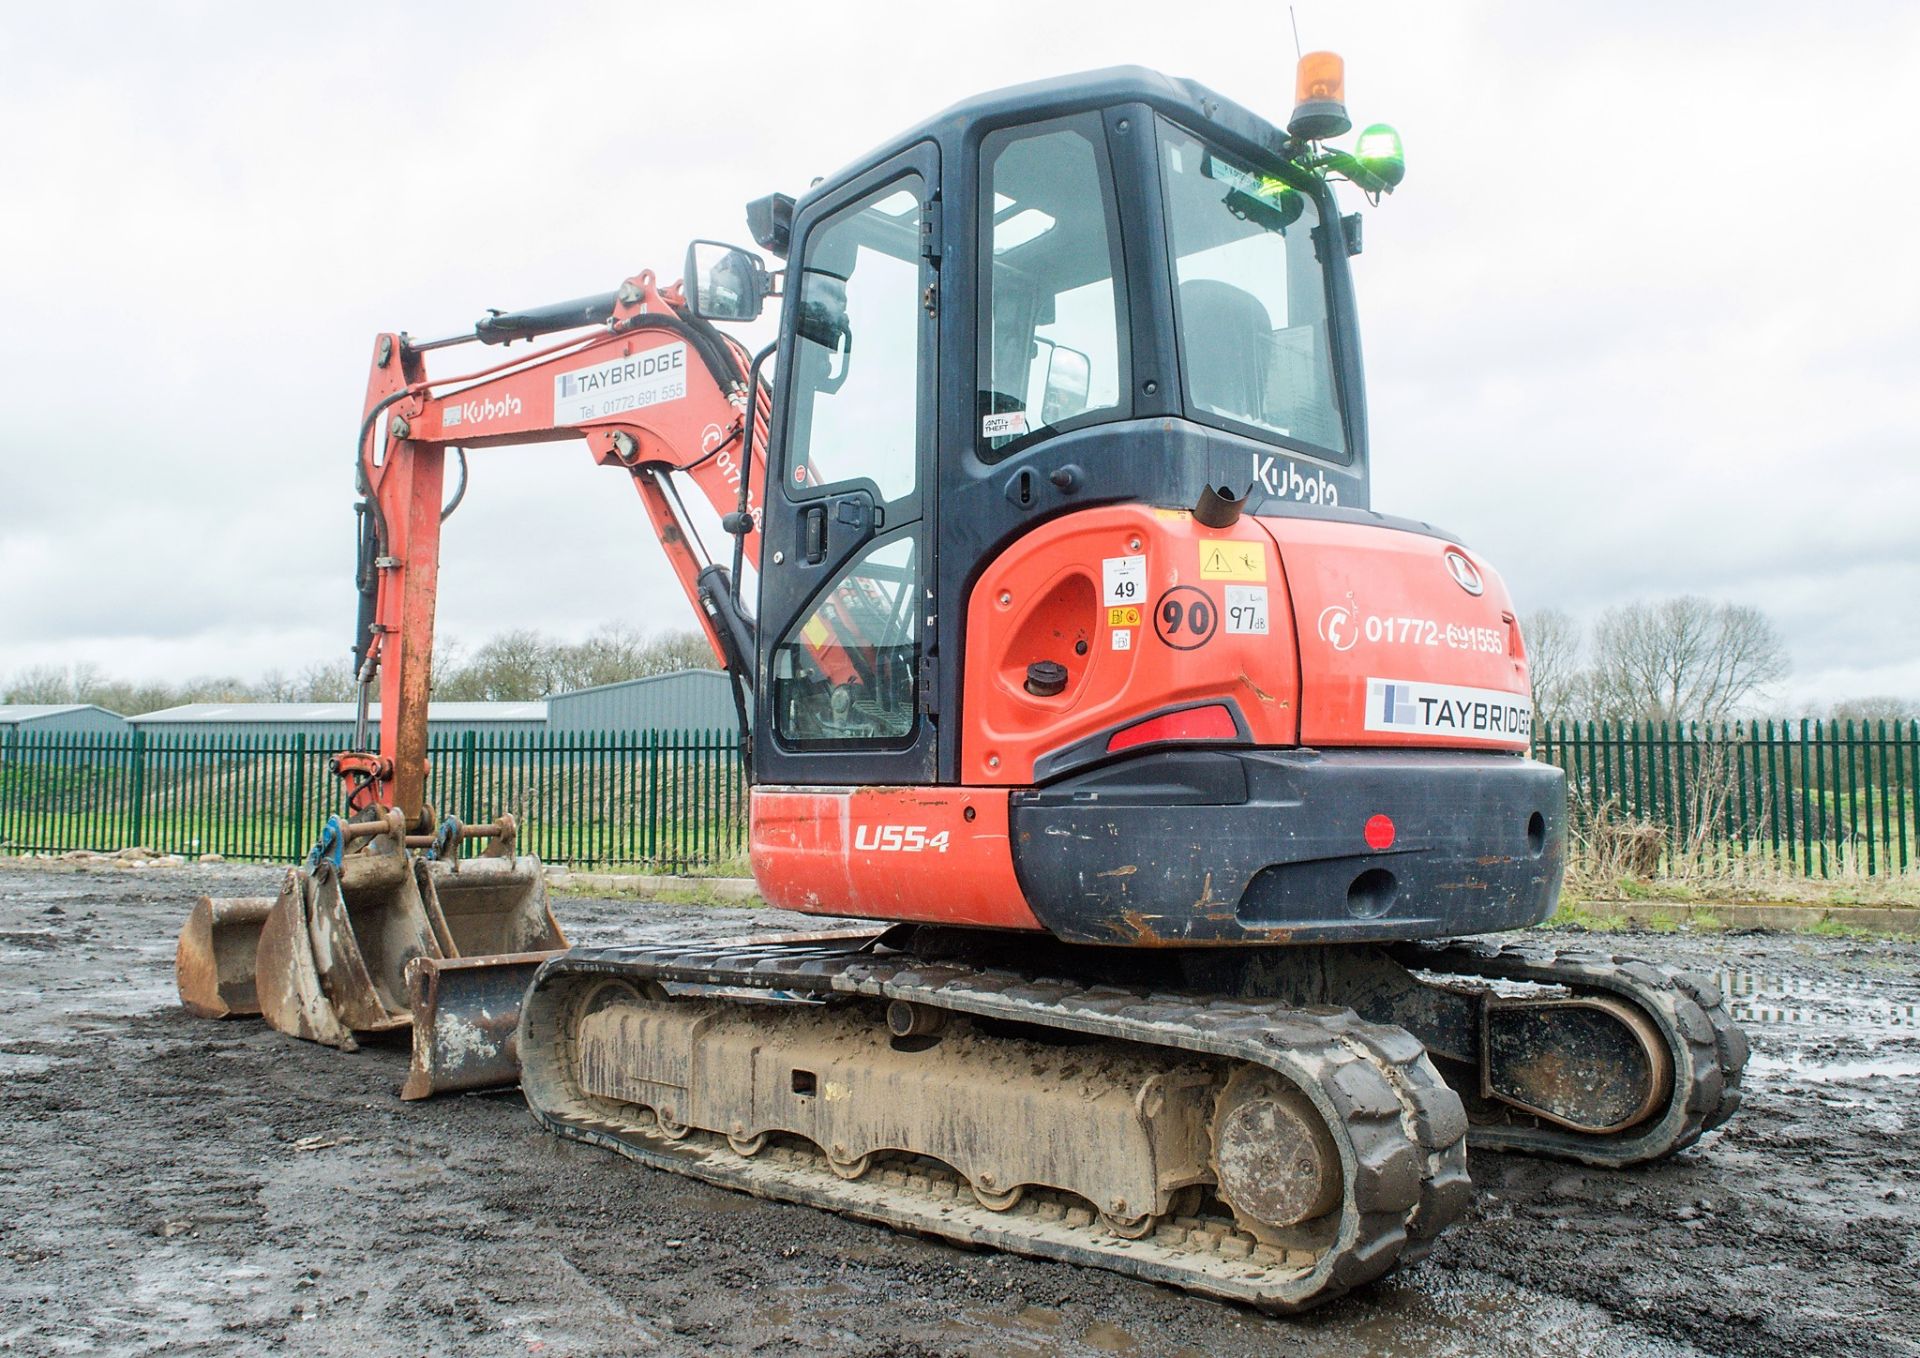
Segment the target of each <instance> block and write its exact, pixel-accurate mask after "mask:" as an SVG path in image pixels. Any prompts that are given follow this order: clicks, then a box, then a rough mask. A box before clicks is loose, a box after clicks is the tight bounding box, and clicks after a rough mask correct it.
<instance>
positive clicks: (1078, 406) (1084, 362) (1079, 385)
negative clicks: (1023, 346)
mask: <svg viewBox="0 0 1920 1358" xmlns="http://www.w3.org/2000/svg"><path fill="white" fill-rule="evenodd" d="M1041 343H1047V341H1044V340H1043V341H1041ZM1050 347H1051V350H1052V352H1051V353H1049V354H1048V355H1047V385H1046V387H1045V390H1044V394H1043V395H1042V396H1041V398H1040V423H1042V424H1058V423H1060V421H1062V420H1070V419H1072V418H1073V417H1074V416H1075V415H1078V414H1080V412H1082V411H1083V410H1085V409H1086V408H1087V398H1088V396H1089V395H1090V394H1091V393H1092V391H1093V360H1092V359H1090V358H1088V357H1087V356H1086V355H1085V354H1083V353H1081V352H1080V351H1079V350H1078V349H1069V348H1067V347H1066V346H1065V345H1064V344H1054V345H1051V346H1050Z"/></svg>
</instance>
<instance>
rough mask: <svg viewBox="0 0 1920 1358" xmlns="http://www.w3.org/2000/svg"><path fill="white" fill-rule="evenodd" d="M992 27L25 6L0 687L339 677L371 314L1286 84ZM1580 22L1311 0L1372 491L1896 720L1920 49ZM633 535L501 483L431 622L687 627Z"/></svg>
mask: <svg viewBox="0 0 1920 1358" xmlns="http://www.w3.org/2000/svg"><path fill="white" fill-rule="evenodd" d="M822 14H823V16H825V15H826V12H825V11H823V12H822ZM968 14H969V23H968V24H966V25H964V26H961V27H959V28H957V29H956V28H952V27H944V28H942V30H941V32H940V34H939V41H938V44H937V46H934V47H931V48H930V47H928V46H927V44H926V34H924V33H921V32H919V31H917V28H916V25H917V24H919V23H920V22H921V19H920V17H919V16H918V15H917V13H910V12H908V11H903V10H901V9H900V8H899V7H898V6H896V5H891V4H880V3H865V4H855V5H846V6H835V7H833V8H832V11H831V18H830V21H829V20H828V19H827V18H826V17H823V18H822V20H821V21H820V22H811V21H810V22H808V23H806V24H794V23H792V22H790V21H789V20H790V17H791V16H790V13H788V12H787V11H773V10H771V9H770V8H769V9H768V10H766V11H764V12H762V13H760V14H759V15H758V16H757V17H752V16H742V17H741V18H739V19H738V20H737V21H734V20H729V22H727V23H724V24H723V23H720V22H718V21H717V20H716V18H715V16H714V14H713V13H711V12H706V11H700V10H698V9H694V10H684V11H675V10H666V9H662V8H661V7H658V6H645V7H640V6H631V5H615V4H587V5H557V6H548V7H544V8H541V9H539V10H533V9H529V8H527V7H524V6H516V5H509V4H506V3H485V4H471V5H458V6H455V5H439V6H434V5H428V6H408V7H399V8H395V7H392V6H376V5H372V4H341V5H329V6H323V7H319V8H317V9H309V10H305V11H297V10H287V9H285V8H284V7H272V6H248V5H243V4H238V3H231V4H229V3H221V4H182V5H174V6H142V7H135V8H121V9H115V10H107V9H96V8H91V7H80V6H68V7H54V6H42V7H38V8H26V7H15V8H13V9H11V10H9V11H8V12H7V14H6V15H5V17H3V18H0V64H4V66H5V67H6V69H7V70H8V71H9V79H8V81H7V82H6V83H5V85H4V86H0V122H4V125H6V126H7V127H8V128H9V129H10V135H9V136H8V137H7V138H6V139H4V141H0V182H5V183H6V184H7V186H8V191H7V194H6V195H5V197H4V199H0V251H4V253H5V257H6V258H7V259H8V261H9V267H8V269H7V270H5V271H4V272H0V316H4V317H5V321H6V324H5V327H4V330H0V397H4V405H5V409H6V411H7V418H6V422H5V424H4V427H0V478H4V480H3V481H0V486H3V489H0V673H4V672H7V671H9V670H12V669H16V668H19V667H22V666H24V665H27V664H36V663H68V662H75V661H91V662H94V663H98V664H100V665H102V666H103V667H105V668H107V669H110V670H113V671H115V672H119V673H126V674H130V675H139V676H143V677H144V676H152V677H161V678H177V677H180V676H183V675H185V674H189V673H195V672H204V671H209V670H233V671H241V672H248V671H254V670H258V669H263V668H268V667H275V666H277V667H280V668H283V669H291V668H297V667H299V666H302V665H304V664H306V663H309V662H311V661H313V660H316V659H322V658H332V657H335V656H337V655H339V654H340V653H341V652H342V651H343V650H344V647H345V638H346V632H347V629H348V627H349V626H350V624H351V619H352V599H351V587H350V580H349V575H348V568H349V564H350V562H349V558H350V553H351V545H352V544H351V536H352V517H351V514H350V512H349V503H350V498H351V494H350V491H351V482H350V464H349V462H348V458H349V457H350V456H351V451H352V439H353V433H354V429H355V426H356V424H357V420H358V414H359V409H360V403H361V395H362V392H363V390H364V384H365V373H366V367H365V365H366V362H367V355H368V349H369V345H370V342H371V339H372V336H373V335H374V333H375V332H376V331H378V330H380V329H383V328H387V327H400V328H405V329H408V330H410V331H411V332H412V333H414V334H416V335H422V336H426V335H438V334H447V333H453V332H456V331H459V330H461V329H463V328H465V327H466V326H468V325H470V324H471V322H472V321H473V319H474V318H475V317H476V316H477V315H478V314H479V313H480V312H481V311H482V310H483V309H484V308H486V307H489V306H501V307H511V306H520V305H527V304H533V303H538V302H541V301H546V300H552V299H555V298H562V297H572V296H578V295H581V294H583V293H589V292H596V291H603V290H606V289H608V288H610V287H612V286H614V284H616V283H617V282H618V281H619V279H620V278H622V277H624V276H625V275H627V274H629V273H631V272H633V271H635V270H637V269H639V268H641V267H652V268H654V269H656V270H657V271H659V272H660V273H662V274H663V275H666V276H669V277H671V276H675V275H676V274H677V273H678V270H679V262H680V255H681V252H682V251H683V250H684V248H685V243H686V241H687V240H689V239H691V238H692V237H694V236H709V237H718V238H722V239H727V238H740V237H742V236H744V234H745V232H744V230H743V221H742V205H743V204H744V203H745V202H746V201H747V200H748V199H749V198H753V197H757V196H759V195H761V194H763V193H766V192H769V191H772V190H775V189H784V190H786V191H788V192H798V191H800V190H802V189H803V188H804V187H805V186H806V185H807V183H808V182H809V181H810V180H811V179H812V178H813V177H814V176H816V175H821V174H826V173H830V172H831V171H832V170H833V169H834V168H835V167H837V166H839V165H842V164H845V163H848V162H851V161H853V160H854V159H856V158H857V157H859V156H860V155H862V154H863V153H864V152H865V151H866V150H867V149H868V148H869V147H871V146H874V145H876V144H878V143H880V142H882V141H884V140H886V139H887V138H889V137H891V136H892V135H894V134H895V133H897V132H899V131H900V130H902V129H904V128H905V127H907V126H909V125H911V124H913V123H915V122H917V121H919V120H921V119H923V118H926V117H928V116H930V115H932V114H933V113H935V112H936V111H937V110H938V109H940V108H941V107H943V106H944V105H945V104H947V103H950V102H952V101H953V100H956V99H959V98H961V97H964V96H965V95H967V94H970V93H973V92H977V91H979V90H983V89H987V88H991V87H993V86H996V85H1001V84H1008V83H1014V82H1017V81H1020V80H1024V79H1030V78H1036V77H1039V76H1044V75H1055V74H1060V73H1061V72H1062V71H1063V70H1065V69H1068V68H1073V67H1092V66H1098V65H1104V64H1112V63H1115V62H1121V61H1138V60H1146V61H1149V62H1151V63H1153V64H1156V65H1158V66H1160V67H1162V68H1163V69H1166V70H1169V71H1170V72H1173V73H1176V74H1186V75H1191V76H1194V77H1196V78H1198V79H1200V80H1202V81H1204V82H1205V83H1207V84H1209V85H1211V86H1213V87H1214V88H1217V89H1219V90H1221V91H1222V92H1223V93H1226V94H1228V95H1230V96H1231V97H1234V98H1236V99H1238V100H1240V101H1242V102H1244V103H1246V104H1248V105H1249V106H1251V107H1254V108H1257V109H1260V110H1262V111H1264V112H1266V113H1268V114H1269V115H1271V116H1275V117H1280V116H1283V115H1284V113H1285V109H1286V104H1287V102H1288V100H1289V98H1290V93H1291V68H1292V39H1291V36H1290V34H1289V33H1288V31H1287V23H1286V16H1285V15H1284V14H1283V13H1281V12H1280V11H1278V10H1269V11H1258V12H1250V11H1249V10H1248V9H1247V7H1245V6H1244V5H1239V4H1225V3H1211V2H1196V3H1190V4H1188V5H1186V6H1183V7H1182V9H1181V12H1180V21H1179V22H1178V23H1169V22H1167V21H1166V16H1165V14H1164V12H1163V11H1161V10H1153V11H1148V10H1146V9H1145V7H1139V8H1138V9H1137V10H1135V9H1133V8H1130V7H1127V6H1119V7H1116V6H1114V5H1112V4H1099V5H1097V6H1096V5H1094V4H1091V3H1086V4H1063V5H1059V6H1054V7H1046V8H1044V9H1036V8H1035V7H1034V6H1031V5H1016V4H997V5H996V4H990V3H989V4H980V5H975V6H973V7H972V8H971V9H970V10H969V12H968ZM1597 15H1598V12H1591V13H1589V12H1576V11H1570V10H1567V9H1565V8H1563V7H1555V6H1541V5H1523V4H1518V3H1515V4H1487V5H1479V6H1430V5H1411V4H1372V5H1353V6H1347V5H1343V6H1339V7H1335V6H1332V5H1303V6H1301V7H1300V23H1301V27H1302V31H1303V35H1304V36H1305V37H1306V39H1307V41H1308V44H1309V45H1310V46H1322V45H1324V46H1332V47H1335V48H1338V49H1339V50H1341V51H1342V52H1343V53H1344V54H1345V55H1346V56H1347V59H1348V71H1349V93H1350V96H1351V100H1350V102H1351V103H1352V104H1353V106H1354V109H1355V112H1356V113H1357V114H1358V115H1360V116H1361V117H1362V118H1363V119H1365V120H1371V119H1372V118H1375V117H1386V118H1389V119H1391V120H1392V121H1394V122H1395V123H1396V124H1397V125H1398V126H1399V127H1400V129H1401V131H1402V132H1403V134H1404V135H1405V137H1406V141H1407V146H1408V153H1409V161H1410V175H1409V178H1408V180H1407V183H1406V185H1405V186H1404V188H1403V189H1402V190H1401V191H1400V192H1399V193H1398V194H1396V195H1395V196H1394V197H1393V199H1392V200H1390V201H1389V202H1388V203H1386V204H1385V205H1384V206H1383V207H1382V208H1381V209H1380V210H1378V211H1374V212H1370V213H1369V216H1368V222H1367V228H1366V231H1367V244H1368V248H1367V252H1366V254H1365V255H1363V256H1362V257H1361V258H1360V259H1359V260H1357V261H1356V269H1357V273H1358V279H1359V287H1360V294H1361V302H1362V308H1363V330H1364V333H1365V336H1366V346H1367V361H1368V375H1369V385H1370V398H1371V403H1372V423H1373V436H1374V451H1375V466H1374V474H1375V503H1376V505H1377V506H1378V507H1380V508H1382V509H1386V510H1389V511H1392V512H1397V513H1406V514H1411V515H1414V516H1416V517H1420V518H1424V519H1428V520H1431V521H1434V522H1437V523H1442V524H1445V525H1448V526H1449V527H1450V528H1452V529H1454V530H1455V531H1458V532H1460V533H1461V534H1462V535H1463V536H1465V538H1466V539H1467V540H1468V541H1469V542H1471V543H1473V544H1474V545H1475V546H1476V547H1477V548H1479V549H1480V550H1483V551H1484V552H1485V553H1486V554H1487V555H1488V556H1489V557H1490V558H1491V559H1492V560H1494V561H1495V562H1496V563H1498V564H1499V566H1500V567H1501V569H1502V570H1503V572H1504V573H1505V574H1506V575H1507V577H1508V579H1509V581H1510V583H1511V584H1512V586H1513V588H1514V590H1515V593H1516V595H1517V596H1518V597H1519V598H1521V599H1522V600H1523V602H1526V603H1529V604H1537V605H1549V604H1551V605H1560V606H1564V607H1567V608H1570V609H1573V610H1575V611H1578V612H1593V611H1597V610H1598V609H1600V608H1603V607H1606V606H1608V605H1609V604H1612V603H1616V602H1620V601H1622V600H1625V599H1628V598H1634V597H1644V596H1647V595H1652V594H1672V593H1683V592H1696V593H1705V594H1710V595H1714V596H1716V597H1723V598H1734V599H1738V600H1740V601H1742V602H1752V603H1756V604H1759V605H1761V606H1762V607H1764V608H1766V609H1768V611H1769V612H1771V613H1772V614H1773V615H1774V616H1775V617H1776V618H1777V619H1778V620H1779V621H1780V622H1781V624H1782V626H1783V628H1784V629H1785V630H1786V632H1787V634H1788V636H1789V639H1790V641H1791V643H1792V646H1793V648H1794V651H1795V657H1796V665H1797V676H1796V680H1795V683H1796V684H1805V685H1807V686H1809V692H1811V688H1812V687H1825V688H1827V689H1829V690H1830V691H1829V693H1828V696H1831V697H1840V696H1844V695H1845V693H1846V692H1852V691H1856V690H1855V688H1854V685H1856V684H1859V685H1867V686H1873V687H1881V688H1884V687H1899V686H1901V685H1905V686H1906V687H1907V688H1908V689H1914V690H1920V682H1916V679H1915V676H1916V675H1920V589H1916V588H1914V586H1915V584H1920V579H1916V576H1917V575H1920V547H1917V546H1916V542H1917V541H1920V534H1916V533H1915V532H1914V530H1913V527H1912V514H1913V509H1912V507H1913V506H1914V505H1915V504H1916V503H1920V457H1916V456H1915V454H1916V453H1917V452H1920V447H1916V444H1917V443H1920V409H1917V408H1916V405H1917V401H1916V396H1915V394H1914V393H1915V388H1914V384H1913V379H1912V374H1913V373H1914V372H1915V371H1920V268H1917V267H1916V262H1915V261H1916V255H1915V252H1914V251H1912V249H1911V248H1910V246H1909V245H1908V244H1907V242H1906V240H1905V235H1906V231H1907V223H1909V222H1911V221H1912V220H1914V219H1915V218H1916V216H1920V186H1917V185H1916V181H1914V180H1913V179H1912V178H1911V177H1908V176H1904V175H1903V174H1902V169H1903V164H1902V161H1903V158H1904V157H1905V155H1906V148H1905V146H1904V143H1902V142H1901V141H1900V140H1899V139H1900V138H1901V137H1903V136H1904V134H1905V129H1907V128H1909V127H1912V126H1914V125H1916V122H1917V121H1920V118H1916V115H1917V114H1920V106H1917V105H1916V98H1917V97H1920V96H1916V94H1915V82H1913V81H1912V80H1911V79H1910V78H1909V77H1910V74H1911V72H1912V71H1913V70H1915V69H1920V17H1917V16H1916V15H1915V14H1914V13H1913V12H1912V11H1911V10H1910V9H1909V8H1908V7H1904V6H1898V5H1893V4H1880V5H1859V6H1850V7H1849V8H1848V10H1847V12H1846V15H1845V22H1844V23H1842V22H1836V21H1834V20H1833V19H1832V17H1831V16H1829V15H1822V14H1818V13H1814V12H1811V11H1807V10H1806V9H1805V7H1804V6H1798V5H1786V4H1758V5H1743V6H1741V7H1739V9H1738V11H1737V13H1736V12H1735V11H1732V10H1728V9H1726V8H1725V7H1718V6H1716V7H1701V8H1699V9H1698V10H1688V9H1684V8H1681V9H1676V8H1675V7H1672V6H1655V5H1651V4H1640V5H1625V6H1615V7H1612V8H1610V9H1608V10H1607V11H1606V12H1605V14H1604V16H1599V17H1596V16H1597ZM15 131H17V132H19V133H20V135H14V134H13V133H14V132H15ZM1889 139H1891V140H1892V142H1893V143H1894V144H1893V145H1892V147H1891V149H1889V146H1888V142H1889ZM634 499H635V497H634V496H633V493H632V491H631V489H630V488H629V487H627V486H625V485H623V484H622V477H621V476H620V475H619V474H618V473H617V472H612V471H608V470H606V469H602V468H598V467H595V466H593V465H592V464H591V461H590V460H589V459H588V458H587V457H586V455H585V453H584V452H583V451H582V450H580V449H579V448H578V447H575V446H570V445H542V446H538V447H533V448H529V449H525V450H500V451H485V452H478V453H475V454H474V456H473V484H472V489H471V491H470V493H469V496H468V499H467V501H466V503H465V505H464V506H463V507H462V508H461V510H460V512H459V513H458V515H456V516H455V518H454V519H453V520H452V521H451V522H450V523H449V524H448V530H447V537H446V559H445V568H444V573H443V577H442V579H443V589H444V592H443V596H442V600H441V626H442V631H443V633H447V634H454V635H460V636H464V637H467V638H469V639H478V638H480V637H483V636H485V635H486V634H487V633H489V632H492V631H495V630H500V629H504V628H507V627H524V626H533V627H539V628H542V629H544V630H547V631H549V632H551V633H554V634H557V635H562V636H580V635H584V634H585V633H586V632H588V631H590V630H591V629H592V628H593V627H594V626H595V625H597V624H598V623H600V622H603V621H612V620H621V621H627V622H633V623H638V624H641V625H645V626H684V625H688V624H690V622H691V617H692V615H691V612H690V610H689V609H688V606H687V605H686V603H685V601H684V600H683V599H682V598H681V597H680V594H679V591H678V588H677V586H676V585H675V584H674V582H673V580H672V578H671V576H670V573H669V572H668V570H667V568H666V565H665V561H664V557H663V555H662V553H661V551H660V549H659V547H658V545H657V544H656V543H655V542H654V541H653V540H652V534H651V531H650V529H649V528H648V527H647V525H646V521H645V519H644V516H643V515H642V514H641V513H640V511H639V506H638V505H637V504H636V503H635V502H634Z"/></svg>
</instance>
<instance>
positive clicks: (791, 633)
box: [754, 143, 939, 786]
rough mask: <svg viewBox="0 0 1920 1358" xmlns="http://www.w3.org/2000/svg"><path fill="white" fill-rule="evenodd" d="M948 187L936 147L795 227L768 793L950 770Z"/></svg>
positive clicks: (770, 554)
mask: <svg viewBox="0 0 1920 1358" xmlns="http://www.w3.org/2000/svg"><path fill="white" fill-rule="evenodd" d="M938 185H939V156H938V153H937V151H936V149H935V148H934V146H933V145H932V144H931V143H925V144H922V145H921V146H918V147H915V148H913V149H912V150H910V151H907V152H905V153H903V154H901V155H899V156H895V157H892V158H891V159H889V160H887V161H885V162H883V163H882V164H880V165H878V166H875V167H874V168H873V169H871V170H869V171H867V172H865V173H863V174H861V175H859V176H857V177H856V178H854V179H853V180H851V181H850V182H849V183H847V184H846V185H845V186H844V187H842V188H841V189H839V190H837V191H835V192H834V193H831V194H829V195H827V196H825V197H823V198H822V199H820V200H819V201H818V202H816V203H814V204H810V205H809V206H808V208H807V209H806V210H805V211H804V212H803V213H802V214H801V216H800V219H799V220H798V221H796V222H795V230H794V236H795V250H794V253H793V255H792V258H793V260H794V261H795V263H794V264H793V265H792V266H791V268H790V273H789V277H788V280H787V294H788V299H789V300H788V303H787V314H786V316H785V318H784V319H783V322H782V324H783V326H784V328H785V331H786V333H785V344H784V347H783V354H784V355H785V361H784V362H783V364H782V371H781V372H780V374H779V393H780V397H779V400H778V402H777V410H778V411H779V415H780V418H779V424H780V429H779V433H778V436H777V437H776V439H775V441H774V445H773V449H772V457H771V459H770V463H769V467H768V473H769V476H768V479H769V488H768V494H767V497H766V511H765V512H766V517H765V521H764V524H763V538H762V549H761V551H762V555H761V576H760V614H759V626H758V638H759V643H758V644H759V651H760V654H759V657H758V669H759V675H758V679H759V682H758V684H757V685H756V692H757V699H756V701H757V705H758V711H757V712H756V724H755V730H756V740H755V752H754V753H755V760H756V764H757V768H756V771H755V772H756V781H758V782H760V783H771V784H796V783H806V784H815V785H825V786H850V785H859V784H908V783H926V782H931V781H933V779H934V776H935V771H936V741H935V735H936V733H935V731H934V729H933V718H932V716H931V714H930V713H929V712H928V711H927V708H928V707H929V706H930V703H928V702H926V701H923V695H928V694H930V693H931V691H932V690H931V678H932V676H931V673H930V670H929V657H928V655H927V654H926V646H927V642H928V640H929V638H928V637H927V636H926V628H925V624H926V614H927V613H928V612H930V611H931V610H930V609H929V608H928V606H927V601H928V600H929V599H931V598H932V597H933V588H934V579H933V569H934V563H933V560H932V536H931V532H930V525H931V524H932V522H933V512H934V504H933V502H934V476H933V446H934V418H933V416H934V409H933V408H934V376H935V374H934V358H935V352H936V334H935V311H936V306H935V297H936V294H935V292H934V285H935V280H936V274H935V269H934V261H933V260H932V259H931V258H930V251H929V242H930V241H931V240H933V239H935V236H936V230H935V228H934V226H933V223H934V221H935V219H936V214H937V212H938V204H937V201H936V194H937V192H938Z"/></svg>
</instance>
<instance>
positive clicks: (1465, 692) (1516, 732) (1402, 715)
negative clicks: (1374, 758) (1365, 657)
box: [1365, 679, 1533, 744]
mask: <svg viewBox="0 0 1920 1358" xmlns="http://www.w3.org/2000/svg"><path fill="white" fill-rule="evenodd" d="M1365 724H1366V729H1367V730H1369V731H1391V732H1397V733H1400V734H1408V733H1415V732H1417V733H1419V734H1421V735H1435V736H1458V737H1461V738H1463V739H1466V740H1494V741H1499V742H1501V743H1502V744H1511V743H1512V742H1514V741H1516V740H1525V739H1526V738H1527V737H1528V734H1529V733H1530V732H1531V730H1532V728H1533V703H1532V701H1531V700H1530V699H1528V697H1527V696H1526V695H1525V694H1521V693H1502V692H1500V691H1499V690H1498V689H1489V688H1462V687H1460V686H1459V685H1456V684H1427V683H1422V682H1420V681H1419V680H1415V679H1368V680H1367V714H1366V723H1365Z"/></svg>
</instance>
